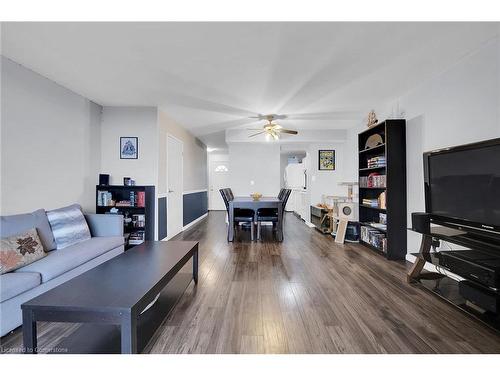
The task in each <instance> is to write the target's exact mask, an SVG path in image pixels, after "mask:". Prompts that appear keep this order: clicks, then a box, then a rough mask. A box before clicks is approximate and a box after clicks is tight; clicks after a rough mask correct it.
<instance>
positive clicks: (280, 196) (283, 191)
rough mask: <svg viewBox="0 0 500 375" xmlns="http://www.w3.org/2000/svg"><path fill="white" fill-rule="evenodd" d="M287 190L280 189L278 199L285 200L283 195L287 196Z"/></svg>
mask: <svg viewBox="0 0 500 375" xmlns="http://www.w3.org/2000/svg"><path fill="white" fill-rule="evenodd" d="M285 191H286V189H280V192H279V194H278V199H280V200H281V199H283V195H284V194H285Z"/></svg>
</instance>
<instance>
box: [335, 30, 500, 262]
mask: <svg viewBox="0 0 500 375" xmlns="http://www.w3.org/2000/svg"><path fill="white" fill-rule="evenodd" d="M499 91H500V41H499V39H498V38H497V39H494V40H492V41H490V42H489V43H487V44H485V45H483V46H481V47H480V48H478V49H477V50H474V51H471V53H469V54H468V55H467V56H465V57H464V58H462V59H461V60H460V61H458V62H456V63H455V64H454V65H453V66H450V67H449V68H448V69H446V70H445V71H443V72H441V73H440V74H438V75H436V76H435V77H433V78H432V79H430V80H427V81H424V82H422V83H421V84H420V85H419V86H418V87H416V88H414V89H413V90H412V91H411V92H409V93H407V94H405V95H403V96H401V97H399V98H396V99H395V100H394V101H393V102H391V103H387V105H386V106H385V107H384V108H376V112H377V114H378V117H379V119H384V118H386V116H387V114H390V113H391V112H392V113H393V114H396V113H397V112H399V111H402V112H403V113H404V115H405V118H406V120H407V128H406V147H407V150H406V160H407V165H406V168H407V197H408V198H407V213H408V216H407V220H408V225H410V224H411V213H412V212H418V211H424V210H425V203H424V188H423V178H424V177H423V160H422V154H423V153H424V152H425V151H429V150H434V149H438V148H442V147H447V146H454V145H460V144H464V143H471V142H476V141H481V140H485V139H491V138H496V137H500V92H499ZM398 108H399V111H398V110H397V109H398ZM363 129H365V127H364V126H360V127H357V128H355V129H351V130H349V131H348V137H347V141H346V143H345V148H346V150H345V152H344V155H345V156H346V164H345V166H346V171H345V174H344V175H345V176H346V177H345V178H346V179H351V177H354V178H355V179H356V176H357V163H358V161H357V160H358V159H357V157H358V154H357V134H358V133H359V132H360V131H362V130H363ZM353 173H354V174H353ZM419 244H420V235H418V234H416V233H413V232H410V231H409V232H408V252H409V253H411V252H417V251H418V247H419Z"/></svg>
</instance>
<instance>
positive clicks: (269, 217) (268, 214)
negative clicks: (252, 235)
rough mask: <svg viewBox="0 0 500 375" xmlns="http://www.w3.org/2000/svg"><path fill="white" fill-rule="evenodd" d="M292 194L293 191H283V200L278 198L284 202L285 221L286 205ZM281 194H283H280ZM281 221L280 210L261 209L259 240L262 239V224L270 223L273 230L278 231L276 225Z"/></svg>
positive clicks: (258, 212) (258, 222) (258, 218)
mask: <svg viewBox="0 0 500 375" xmlns="http://www.w3.org/2000/svg"><path fill="white" fill-rule="evenodd" d="M291 192H292V190H291V189H283V194H282V196H281V198H279V196H278V198H279V199H280V200H281V201H282V202H283V212H282V215H283V219H284V218H285V207H286V203H287V201H288V198H289V197H290V193H291ZM280 194H281V192H280ZM278 219H279V213H278V210H276V209H274V208H261V209H259V210H257V240H260V239H261V223H262V222H263V221H270V222H271V223H273V230H274V229H276V224H277V223H278Z"/></svg>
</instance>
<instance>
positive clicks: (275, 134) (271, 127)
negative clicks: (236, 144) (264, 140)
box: [248, 115, 299, 141]
mask: <svg viewBox="0 0 500 375" xmlns="http://www.w3.org/2000/svg"><path fill="white" fill-rule="evenodd" d="M257 118H259V119H264V118H265V119H266V120H267V121H268V123H267V124H266V125H264V130H262V129H248V130H260V131H259V132H258V133H255V134H252V135H249V136H248V137H249V138H251V137H255V136H257V135H260V134H264V133H265V134H268V135H270V136H271V137H272V138H273V139H274V140H276V141H277V140H278V139H279V137H280V135H281V134H293V135H297V134H299V132H298V131H296V130H289V129H284V128H283V127H282V126H281V125H278V124H276V123H273V120H275V119H277V118H285V117H284V116H279V115H266V116H261V115H259V117H257Z"/></svg>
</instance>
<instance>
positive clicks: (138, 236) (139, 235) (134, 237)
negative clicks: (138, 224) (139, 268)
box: [128, 231, 144, 245]
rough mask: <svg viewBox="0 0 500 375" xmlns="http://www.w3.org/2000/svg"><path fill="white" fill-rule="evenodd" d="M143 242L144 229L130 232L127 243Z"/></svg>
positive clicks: (137, 243) (138, 243)
mask: <svg viewBox="0 0 500 375" xmlns="http://www.w3.org/2000/svg"><path fill="white" fill-rule="evenodd" d="M143 242H144V231H137V232H132V233H130V236H129V238H128V243H129V245H140V244H141V243H143Z"/></svg>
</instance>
